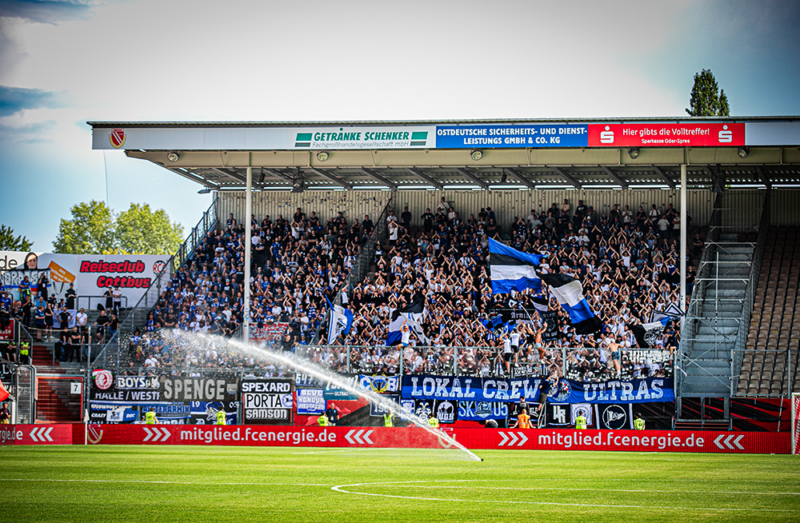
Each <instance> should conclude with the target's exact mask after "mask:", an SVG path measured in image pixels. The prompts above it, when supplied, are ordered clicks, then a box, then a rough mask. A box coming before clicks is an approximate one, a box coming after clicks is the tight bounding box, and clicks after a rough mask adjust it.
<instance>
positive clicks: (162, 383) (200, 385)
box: [89, 370, 237, 405]
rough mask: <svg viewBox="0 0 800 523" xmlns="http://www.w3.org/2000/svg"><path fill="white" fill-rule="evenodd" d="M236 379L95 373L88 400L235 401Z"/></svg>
mask: <svg viewBox="0 0 800 523" xmlns="http://www.w3.org/2000/svg"><path fill="white" fill-rule="evenodd" d="M236 391H237V378H236V376H233V375H222V376H220V377H206V378H173V377H167V376H116V377H114V376H113V375H112V373H111V371H107V370H98V371H95V373H94V380H93V385H92V388H91V393H90V394H91V396H90V398H89V399H90V400H91V401H98V402H115V403H116V404H118V405H120V404H128V405H142V404H149V403H158V402H172V403H187V404H188V403H189V402H192V401H220V402H225V403H228V402H233V401H236Z"/></svg>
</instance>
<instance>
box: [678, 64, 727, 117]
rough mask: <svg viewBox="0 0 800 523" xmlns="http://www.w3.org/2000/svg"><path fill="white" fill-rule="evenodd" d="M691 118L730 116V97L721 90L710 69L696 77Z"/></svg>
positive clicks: (704, 70)
mask: <svg viewBox="0 0 800 523" xmlns="http://www.w3.org/2000/svg"><path fill="white" fill-rule="evenodd" d="M686 112H687V113H688V114H689V116H730V115H731V110H730V106H729V105H728V97H727V96H725V91H724V90H722V91H720V90H719V85H717V80H716V79H715V78H714V75H713V73H712V72H711V70H709V69H703V70H702V71H701V72H699V73H697V74H695V75H694V86H693V87H692V97H691V98H690V99H689V109H686Z"/></svg>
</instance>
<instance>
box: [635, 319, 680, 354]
mask: <svg viewBox="0 0 800 523" xmlns="http://www.w3.org/2000/svg"><path fill="white" fill-rule="evenodd" d="M669 320H670V317H669V316H665V317H663V318H661V319H660V320H658V321H654V322H651V323H644V324H642V325H629V327H630V329H631V332H633V335H634V336H636V343H637V344H638V345H639V348H641V349H649V348H650V347H653V346H654V345H655V344H656V342H657V341H658V338H660V337H661V335H662V334H663V333H664V327H666V326H667V323H669Z"/></svg>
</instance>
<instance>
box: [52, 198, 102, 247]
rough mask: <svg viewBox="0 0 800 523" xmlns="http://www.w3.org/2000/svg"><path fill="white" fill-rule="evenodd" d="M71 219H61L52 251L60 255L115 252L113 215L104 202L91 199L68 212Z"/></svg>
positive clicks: (74, 206)
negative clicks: (70, 214)
mask: <svg viewBox="0 0 800 523" xmlns="http://www.w3.org/2000/svg"><path fill="white" fill-rule="evenodd" d="M70 212H71V213H72V219H71V220H65V219H63V218H62V219H61V224H60V225H59V226H58V236H56V241H54V242H53V250H54V251H55V252H58V253H63V254H102V253H103V252H106V251H112V250H114V249H116V247H117V245H116V235H115V234H114V233H115V228H114V213H113V211H112V210H111V209H109V208H108V207H107V206H106V204H105V202H98V201H96V200H92V201H91V202H89V203H79V204H77V205H73V206H72V209H70Z"/></svg>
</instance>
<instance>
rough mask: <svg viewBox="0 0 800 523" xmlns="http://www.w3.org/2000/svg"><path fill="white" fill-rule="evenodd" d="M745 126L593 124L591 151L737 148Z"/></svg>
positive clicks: (656, 123) (734, 124)
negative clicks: (645, 148) (596, 149)
mask: <svg viewBox="0 0 800 523" xmlns="http://www.w3.org/2000/svg"><path fill="white" fill-rule="evenodd" d="M744 133H745V124H743V123H727V124H722V123H704V122H698V123H680V124H671V123H659V122H655V123H629V124H589V143H588V145H589V147H736V146H741V145H744V144H745V134H744Z"/></svg>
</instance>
